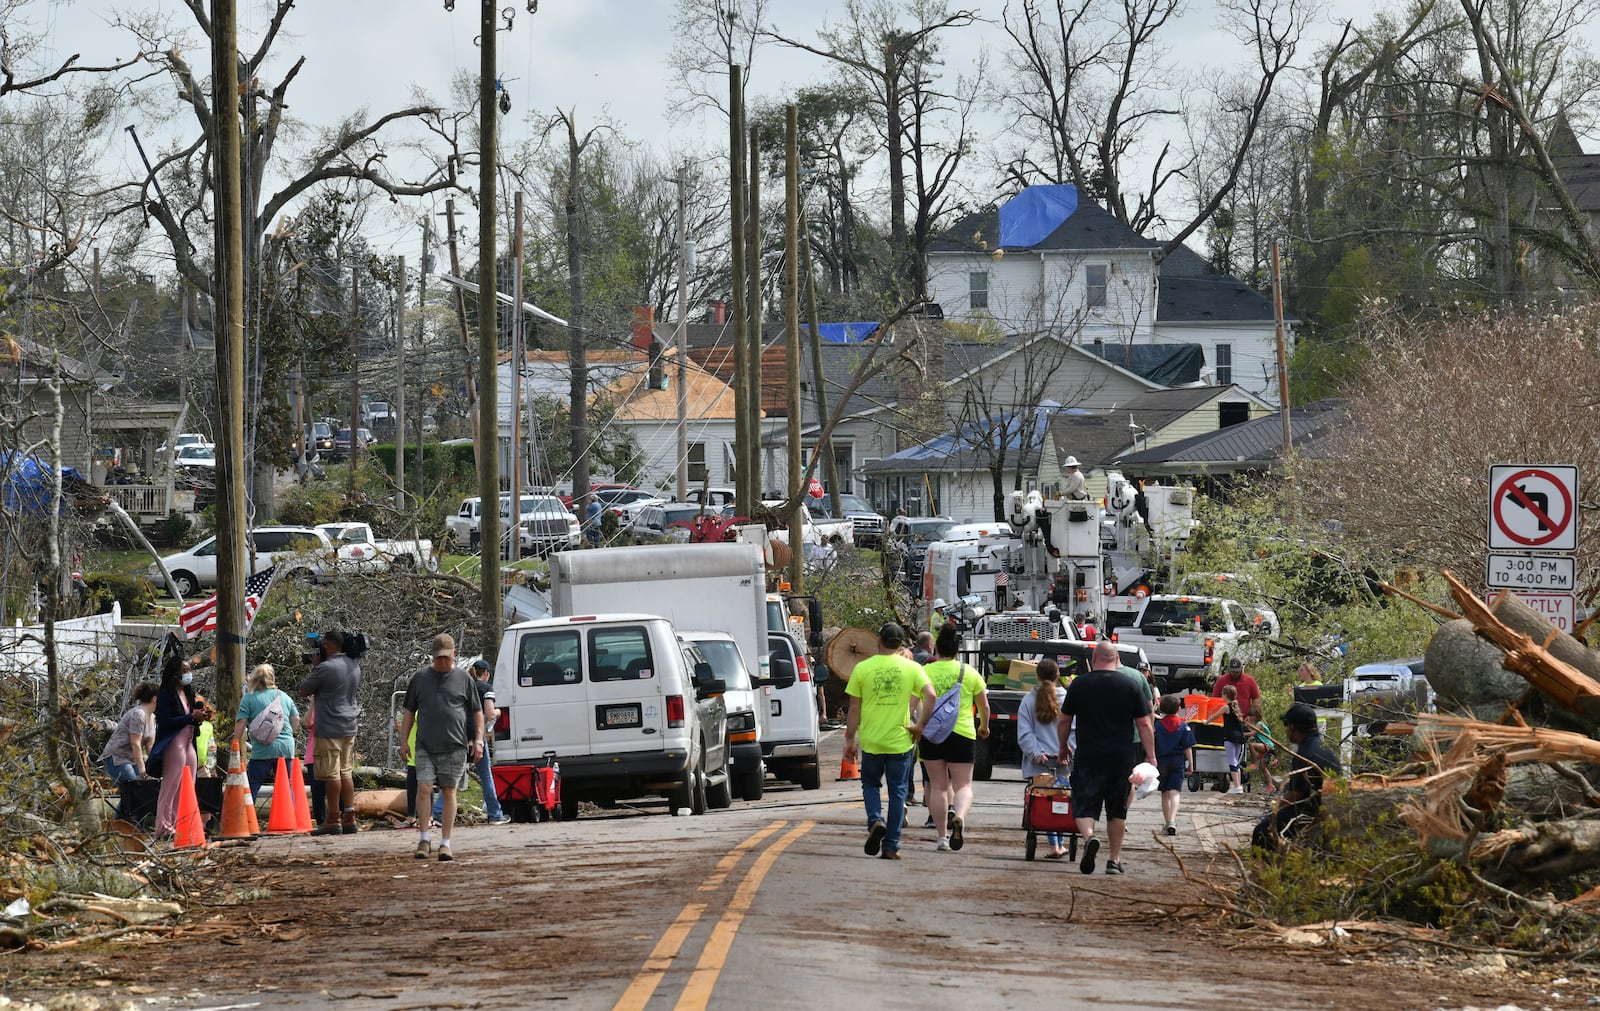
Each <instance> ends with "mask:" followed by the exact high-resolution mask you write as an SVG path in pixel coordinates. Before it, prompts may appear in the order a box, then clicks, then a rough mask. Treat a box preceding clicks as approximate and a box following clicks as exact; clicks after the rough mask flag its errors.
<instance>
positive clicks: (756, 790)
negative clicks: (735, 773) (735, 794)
mask: <svg viewBox="0 0 1600 1011" xmlns="http://www.w3.org/2000/svg"><path fill="white" fill-rule="evenodd" d="M766 779H767V770H766V767H765V766H764V765H757V766H756V768H755V771H754V772H741V773H740V774H739V799H740V800H760V799H761V795H762V793H763V792H764V791H765V787H766Z"/></svg>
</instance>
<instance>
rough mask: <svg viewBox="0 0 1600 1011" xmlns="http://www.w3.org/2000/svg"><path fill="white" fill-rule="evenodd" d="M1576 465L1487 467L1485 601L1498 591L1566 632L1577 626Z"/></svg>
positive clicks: (1498, 465)
mask: <svg viewBox="0 0 1600 1011" xmlns="http://www.w3.org/2000/svg"><path fill="white" fill-rule="evenodd" d="M1577 550H1578V468H1577V467H1575V466H1573V465H1571V464H1529V463H1501V464H1495V465H1494V466H1492V467H1490V468H1489V557H1488V560H1487V562H1488V564H1487V565H1486V566H1485V575H1484V585H1486V586H1487V587H1489V592H1488V593H1487V594H1485V595H1484V599H1485V600H1489V599H1492V598H1493V597H1494V595H1495V593H1496V592H1498V591H1502V590H1503V591H1509V592H1514V593H1515V594H1516V595H1517V598H1518V599H1520V600H1521V601H1522V602H1523V603H1525V604H1527V605H1528V606H1529V607H1531V608H1533V609H1534V610H1535V611H1538V612H1539V613H1540V614H1542V615H1544V617H1545V618H1547V619H1548V620H1549V622H1550V624H1552V625H1554V626H1555V627H1556V628H1558V629H1560V630H1561V631H1562V632H1571V631H1573V630H1574V629H1575V628H1577V626H1578V598H1577V594H1576V593H1575V592H1574V591H1575V590H1576V589H1577V588H1578V585H1577V584H1578V577H1577V569H1578V566H1577V561H1576V559H1575V558H1574V557H1573V554H1572V553H1573V552H1575V551H1577Z"/></svg>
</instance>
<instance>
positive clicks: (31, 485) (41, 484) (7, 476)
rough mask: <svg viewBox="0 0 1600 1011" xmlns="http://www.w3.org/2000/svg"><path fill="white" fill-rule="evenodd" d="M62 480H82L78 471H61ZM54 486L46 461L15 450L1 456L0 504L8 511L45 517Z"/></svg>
mask: <svg viewBox="0 0 1600 1011" xmlns="http://www.w3.org/2000/svg"><path fill="white" fill-rule="evenodd" d="M61 476H62V477H63V478H73V479H74V480H78V481H81V480H83V476H82V475H81V474H79V473H78V470H77V468H76V467H63V468H61ZM54 483H55V482H54V481H53V479H52V478H51V472H50V464H49V463H47V462H46V461H44V460H41V459H39V458H38V457H37V456H31V455H29V454H26V453H19V452H17V451H15V450H6V451H5V452H0V503H4V505H5V507H6V508H7V509H17V510H21V511H22V512H25V513H28V514H30V515H33V516H43V515H44V514H45V513H46V512H48V511H49V509H50V495H51V493H52V491H53V490H54V488H53V485H54ZM65 504H66V503H65V501H63V503H62V505H63V506H65Z"/></svg>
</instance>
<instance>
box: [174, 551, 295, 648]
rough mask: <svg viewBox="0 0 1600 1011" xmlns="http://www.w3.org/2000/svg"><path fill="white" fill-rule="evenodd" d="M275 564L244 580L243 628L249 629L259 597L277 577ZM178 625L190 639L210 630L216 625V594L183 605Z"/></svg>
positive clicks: (247, 630)
mask: <svg viewBox="0 0 1600 1011" xmlns="http://www.w3.org/2000/svg"><path fill="white" fill-rule="evenodd" d="M277 569H278V567H277V566H276V565H270V566H268V567H267V568H265V569H262V570H261V571H260V572H258V573H256V574H255V575H253V576H251V577H250V578H249V579H246V580H245V581H244V630H245V632H246V633H248V632H249V631H250V624H251V623H252V622H253V621H255V620H256V608H258V607H260V606H261V598H262V597H265V596H266V595H267V591H268V590H269V589H271V588H272V581H273V579H275V578H276V577H277ZM178 626H179V627H180V628H182V629H183V637H184V638H185V639H192V638H194V637H195V636H197V635H199V634H200V633H201V632H211V631H214V630H215V629H216V627H217V595H216V594H215V593H213V594H212V595H211V596H209V597H207V598H206V599H204V600H202V601H200V602H199V603H195V604H185V605H183V610H182V611H180V612H178Z"/></svg>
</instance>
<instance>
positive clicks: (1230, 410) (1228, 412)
mask: <svg viewBox="0 0 1600 1011" xmlns="http://www.w3.org/2000/svg"><path fill="white" fill-rule="evenodd" d="M1249 420H1250V405H1249V404H1218V405H1217V427H1218V428H1227V427H1228V426H1229V425H1242V424H1244V423H1245V422H1247V421H1249Z"/></svg>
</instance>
